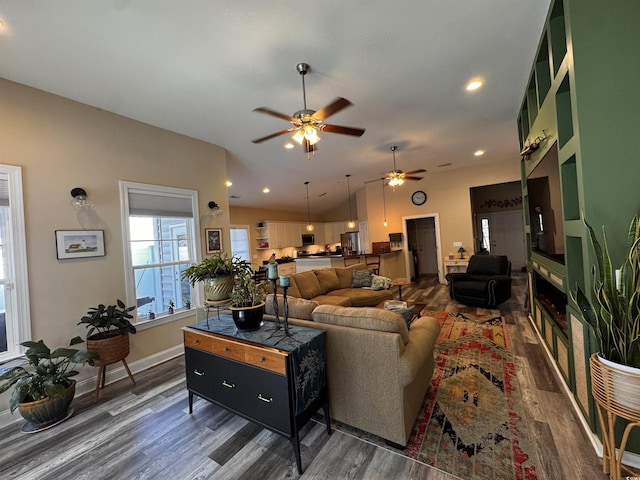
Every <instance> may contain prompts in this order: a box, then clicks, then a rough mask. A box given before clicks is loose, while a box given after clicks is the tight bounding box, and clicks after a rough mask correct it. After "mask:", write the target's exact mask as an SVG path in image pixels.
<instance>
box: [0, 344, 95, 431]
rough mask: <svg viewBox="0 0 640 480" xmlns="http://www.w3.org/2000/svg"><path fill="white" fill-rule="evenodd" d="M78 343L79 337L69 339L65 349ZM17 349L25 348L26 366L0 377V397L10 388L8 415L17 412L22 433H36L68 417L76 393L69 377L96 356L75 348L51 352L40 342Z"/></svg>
mask: <svg viewBox="0 0 640 480" xmlns="http://www.w3.org/2000/svg"><path fill="white" fill-rule="evenodd" d="M82 342H83V340H82V339H81V338H80V337H75V338H72V339H71V341H70V342H69V347H72V346H74V345H77V344H80V343H82ZM21 345H22V346H24V347H27V351H26V353H25V356H26V357H27V360H28V366H27V368H25V367H23V366H16V367H13V368H11V369H9V370H7V371H6V372H4V373H3V374H2V375H0V393H3V392H5V391H7V390H8V389H9V388H11V387H12V386H13V387H14V390H13V393H12V394H11V399H10V401H9V408H10V409H11V412H12V413H13V412H14V411H15V410H16V409H18V411H19V412H20V415H22V417H23V418H24V419H25V420H27V423H26V424H25V426H24V427H23V431H38V430H42V429H45V428H49V427H51V426H53V425H55V424H56V423H59V422H60V421H62V420H64V419H65V418H67V416H69V407H70V405H71V401H72V400H73V397H74V395H75V389H76V381H75V380H72V379H71V377H73V376H75V375H77V374H78V373H79V372H78V371H76V370H75V369H74V368H75V366H76V365H78V364H84V363H85V362H87V361H90V360H91V359H93V358H95V357H96V355H95V354H94V353H91V352H86V351H83V350H78V349H76V348H58V349H56V350H54V351H53V352H52V351H51V349H50V348H49V347H47V345H46V344H45V343H44V341H43V340H40V341H38V342H33V341H29V342H23V343H21Z"/></svg>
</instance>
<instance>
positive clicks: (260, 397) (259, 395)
mask: <svg viewBox="0 0 640 480" xmlns="http://www.w3.org/2000/svg"><path fill="white" fill-rule="evenodd" d="M258 400H262V401H263V402H267V403H271V402H273V398H271V397H269V398H264V397H263V396H262V394H261V393H259V394H258Z"/></svg>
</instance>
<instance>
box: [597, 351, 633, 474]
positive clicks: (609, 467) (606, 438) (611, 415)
mask: <svg viewBox="0 0 640 480" xmlns="http://www.w3.org/2000/svg"><path fill="white" fill-rule="evenodd" d="M589 364H590V366H591V392H592V394H593V397H594V398H595V401H596V410H597V412H598V419H599V420H600V427H601V428H602V447H603V452H602V471H603V472H604V473H608V474H609V478H610V479H611V480H621V479H622V474H621V472H622V470H624V471H625V472H627V473H630V474H632V475H634V474H635V472H634V471H633V470H630V469H629V468H627V467H626V466H624V465H622V455H623V454H624V450H625V447H626V446H627V440H628V439H629V434H630V433H631V430H632V429H633V428H634V427H640V410H638V409H636V408H633V407H630V406H629V405H628V404H627V403H628V402H627V400H633V401H637V399H638V398H640V376H639V375H636V374H634V373H627V372H623V371H621V370H617V369H615V368H612V367H609V366H608V365H605V364H603V363H602V362H601V361H600V360H598V356H597V354H595V353H594V354H593V355H591V358H590V359H589ZM618 417H619V418H622V419H624V420H627V421H628V422H629V423H628V424H627V426H626V427H625V429H624V433H623V435H622V439H621V441H620V445H619V446H618V447H616V439H615V433H614V427H615V423H616V420H617V418H618ZM616 452H617V453H616Z"/></svg>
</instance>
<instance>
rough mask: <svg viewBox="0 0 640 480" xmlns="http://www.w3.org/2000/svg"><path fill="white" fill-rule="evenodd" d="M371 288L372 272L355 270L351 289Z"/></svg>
mask: <svg viewBox="0 0 640 480" xmlns="http://www.w3.org/2000/svg"><path fill="white" fill-rule="evenodd" d="M370 286H371V270H354V272H353V281H352V283H351V287H353V288H360V287H370Z"/></svg>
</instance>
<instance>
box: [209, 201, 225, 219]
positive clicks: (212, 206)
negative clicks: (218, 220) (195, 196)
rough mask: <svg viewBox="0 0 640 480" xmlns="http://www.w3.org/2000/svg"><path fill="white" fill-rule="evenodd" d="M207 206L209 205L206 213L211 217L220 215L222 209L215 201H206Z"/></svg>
mask: <svg viewBox="0 0 640 480" xmlns="http://www.w3.org/2000/svg"><path fill="white" fill-rule="evenodd" d="M207 206H208V207H209V211H208V212H207V215H211V216H212V217H219V216H220V215H222V209H221V208H220V205H218V204H217V203H216V202H209V203H207Z"/></svg>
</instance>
